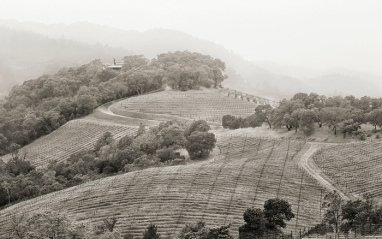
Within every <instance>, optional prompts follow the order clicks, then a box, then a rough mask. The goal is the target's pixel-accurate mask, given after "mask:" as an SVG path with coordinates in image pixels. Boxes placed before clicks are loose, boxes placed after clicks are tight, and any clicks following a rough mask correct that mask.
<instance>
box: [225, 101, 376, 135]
mask: <svg viewBox="0 0 382 239" xmlns="http://www.w3.org/2000/svg"><path fill="white" fill-rule="evenodd" d="M222 122H223V126H224V127H226V128H231V129H236V128H241V127H257V126H259V125H261V124H262V123H266V124H267V125H268V126H269V128H272V127H274V128H281V127H284V126H285V127H286V128H287V129H288V130H292V129H294V130H295V131H296V132H297V130H301V131H302V132H304V134H305V135H307V136H309V135H311V134H312V133H314V131H315V125H316V124H317V125H318V127H322V126H323V125H327V126H328V127H330V128H331V129H332V130H333V132H334V134H335V135H337V133H338V132H340V133H342V134H343V136H344V137H346V136H347V135H361V136H362V137H364V132H363V131H361V130H360V129H361V124H364V123H370V124H372V125H373V126H374V127H375V130H377V126H379V127H382V98H371V97H367V96H364V97H362V98H359V99H358V98H355V97H354V96H346V97H341V96H335V97H329V98H327V97H326V96H324V95H318V94H316V93H310V94H309V95H308V94H306V93H297V94H295V95H294V96H293V97H292V98H291V99H290V100H286V99H284V100H282V101H281V102H280V105H279V106H278V107H277V108H275V109H273V108H272V107H271V106H270V105H260V106H258V107H257V108H256V110H255V113H254V114H253V115H251V116H249V117H247V118H246V119H241V118H236V117H234V116H224V117H223V120H222Z"/></svg>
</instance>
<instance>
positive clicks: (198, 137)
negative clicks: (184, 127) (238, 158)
mask: <svg viewBox="0 0 382 239" xmlns="http://www.w3.org/2000/svg"><path fill="white" fill-rule="evenodd" d="M187 140H188V142H187V143H186V149H187V151H188V154H189V155H190V158H191V159H192V160H193V159H198V158H205V157H207V156H208V155H209V154H210V152H211V151H212V149H213V148H214V147H215V143H216V139H215V135H214V134H213V133H208V132H200V131H195V132H193V133H192V134H191V135H190V136H189V137H188V138H187Z"/></svg>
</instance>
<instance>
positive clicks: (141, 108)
mask: <svg viewBox="0 0 382 239" xmlns="http://www.w3.org/2000/svg"><path fill="white" fill-rule="evenodd" d="M227 94H228V93H227V92H223V91H221V92H220V91H219V90H216V89H203V90H190V91H186V92H181V91H174V90H167V91H162V92H158V93H153V94H149V95H144V96H140V97H133V98H129V99H127V100H125V101H120V102H118V103H116V104H113V105H112V106H111V107H110V109H111V110H112V111H113V112H114V113H117V114H120V115H125V116H131V117H136V118H147V117H148V118H150V117H151V118H153V119H158V118H163V117H168V116H175V117H179V118H188V119H189V118H191V119H195V120H197V119H203V120H207V121H210V122H215V123H219V124H220V122H221V119H222V117H223V115H225V114H232V115H235V116H241V117H245V116H249V115H251V114H253V113H254V112H255V108H256V106H257V105H258V104H256V103H253V102H248V101H247V100H246V99H244V100H241V99H234V98H233V95H232V94H231V96H230V97H228V96H227ZM164 120H168V118H165V119H164Z"/></svg>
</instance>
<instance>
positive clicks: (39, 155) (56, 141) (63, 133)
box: [2, 117, 137, 167]
mask: <svg viewBox="0 0 382 239" xmlns="http://www.w3.org/2000/svg"><path fill="white" fill-rule="evenodd" d="M107 131H109V132H111V133H112V134H113V136H114V137H115V138H116V139H119V138H121V137H123V136H125V135H133V134H135V133H136V131H137V127H136V126H128V125H122V124H114V123H107V122H101V121H99V122H97V121H95V120H93V118H90V117H89V118H85V119H78V120H72V121H70V122H68V123H67V124H65V125H63V126H62V127H60V128H59V129H57V130H55V131H53V132H52V133H50V134H49V135H46V136H43V137H41V138H39V139H37V140H36V141H34V142H33V143H31V144H29V145H27V146H25V147H23V148H22V149H21V150H20V154H21V155H26V159H27V160H29V161H31V162H32V164H33V165H35V166H37V167H38V166H47V164H48V163H49V162H51V161H53V160H56V161H63V160H66V159H68V158H69V156H70V155H71V154H73V153H76V152H79V151H81V150H89V149H92V148H93V146H94V144H95V142H96V141H97V139H99V138H100V137H101V136H102V134H104V133H105V132H107ZM9 158H10V156H9V155H5V156H3V157H2V159H5V160H7V159H9Z"/></svg>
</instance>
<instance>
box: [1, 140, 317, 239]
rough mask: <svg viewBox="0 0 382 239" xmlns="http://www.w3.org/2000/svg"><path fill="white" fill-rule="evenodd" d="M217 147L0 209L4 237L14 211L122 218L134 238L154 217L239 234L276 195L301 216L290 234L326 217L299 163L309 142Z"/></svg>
mask: <svg viewBox="0 0 382 239" xmlns="http://www.w3.org/2000/svg"><path fill="white" fill-rule="evenodd" d="M218 144H219V148H220V154H218V153H217V154H215V157H214V158H213V159H212V160H209V161H203V162H199V163H194V164H189V165H181V166H172V167H160V168H151V169H146V170H143V171H137V172H132V173H127V174H123V175H119V176H115V177H109V178H106V179H103V180H99V181H95V182H89V183H86V184H84V185H80V186H76V187H73V188H69V189H66V190H63V191H59V192H55V193H51V194H49V195H46V196H43V197H39V198H36V199H33V200H29V201H26V202H22V203H19V204H16V205H14V206H12V207H9V208H7V209H5V210H2V211H0V213H1V217H0V218H1V219H0V225H2V228H4V230H1V232H0V233H1V234H0V237H4V236H5V233H7V232H8V231H9V225H10V224H9V223H10V220H11V218H10V216H11V215H13V214H20V213H22V212H27V213H31V212H32V211H35V210H37V209H43V210H48V209H54V210H58V211H62V212H67V213H68V214H70V215H72V216H74V217H75V218H77V220H79V221H83V220H86V221H91V222H99V221H100V220H102V219H103V218H106V217H110V216H116V217H117V218H118V223H117V228H119V229H120V230H121V231H122V232H132V233H133V234H134V236H135V238H140V237H141V235H142V232H143V231H144V229H145V228H146V227H147V225H148V224H149V223H150V222H153V223H155V224H156V225H158V227H159V232H160V233H162V235H163V236H167V235H176V234H177V233H178V232H179V230H180V229H181V228H182V227H183V226H184V224H185V223H193V222H196V221H197V220H200V219H203V220H205V221H206V222H207V224H208V225H211V226H217V225H222V224H228V223H231V224H232V232H233V234H234V235H236V236H237V229H238V226H240V225H241V224H242V223H243V219H242V214H243V212H244V211H245V209H246V208H247V207H250V206H256V207H261V206H262V204H263V203H264V201H265V200H266V199H268V198H272V197H276V196H278V197H280V198H285V199H287V200H288V201H289V202H290V203H291V205H293V207H292V210H293V212H294V213H295V214H296V218H295V219H293V220H292V221H290V222H289V226H288V231H295V232H297V231H298V230H299V229H302V230H303V229H304V227H307V226H312V225H314V224H316V223H318V222H319V221H320V217H321V216H320V212H321V210H320V204H319V202H320V200H321V196H322V193H323V192H322V189H321V187H320V186H318V184H317V183H316V182H315V181H313V180H312V179H310V178H309V177H307V176H306V175H305V173H304V172H303V171H302V170H301V169H299V167H298V166H297V163H296V161H295V160H297V158H298V157H300V156H301V154H303V153H304V152H305V151H306V147H304V148H303V149H302V150H301V151H299V150H300V149H301V147H302V146H303V143H302V142H298V141H288V140H268V139H262V138H246V137H222V138H219V142H218ZM254 199H255V201H254Z"/></svg>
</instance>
